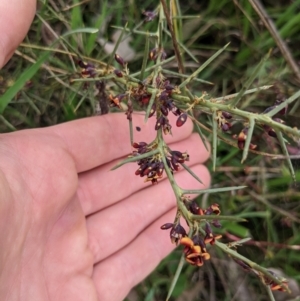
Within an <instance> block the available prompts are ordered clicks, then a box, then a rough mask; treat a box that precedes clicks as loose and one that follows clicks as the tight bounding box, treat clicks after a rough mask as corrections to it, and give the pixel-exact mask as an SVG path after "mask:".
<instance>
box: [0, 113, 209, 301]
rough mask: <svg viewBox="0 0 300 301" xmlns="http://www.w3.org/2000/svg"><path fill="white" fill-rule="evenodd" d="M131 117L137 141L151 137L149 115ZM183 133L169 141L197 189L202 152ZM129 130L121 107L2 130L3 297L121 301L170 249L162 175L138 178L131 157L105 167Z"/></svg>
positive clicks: (123, 146) (168, 199) (124, 145)
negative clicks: (185, 154)
mask: <svg viewBox="0 0 300 301" xmlns="http://www.w3.org/2000/svg"><path fill="white" fill-rule="evenodd" d="M134 121H135V124H136V125H139V126H140V127H141V128H142V130H141V132H140V133H136V136H137V138H136V141H141V140H143V141H151V139H152V138H153V135H154V131H153V130H152V129H153V127H154V124H153V122H150V123H149V124H147V125H144V126H143V116H141V115H134ZM147 128H148V130H147ZM191 130H192V125H191V122H188V123H187V124H185V126H184V127H182V128H180V130H179V129H176V130H175V131H174V138H173V139H172V142H173V143H172V144H171V148H172V149H176V150H179V151H185V150H189V153H190V156H191V161H190V162H189V163H190V164H191V165H192V166H193V170H194V172H196V173H197V174H198V175H200V177H201V179H202V181H203V182H204V183H205V185H204V186H201V187H203V188H205V187H207V186H208V184H209V181H210V177H209V173H208V171H207V169H206V168H205V167H204V166H203V165H201V163H202V162H203V161H205V160H206V159H207V157H208V152H207V151H206V150H205V148H204V147H203V145H202V143H201V142H200V139H199V137H198V136H197V135H196V134H191ZM150 133H151V134H150ZM128 137H129V132H128V128H127V126H126V119H125V116H124V115H123V114H109V115H104V116H100V117H92V118H86V119H82V120H77V121H73V122H69V123H65V124H61V125H57V126H53V127H49V128H46V129H34V130H24V131H19V132H15V133H11V134H2V135H1V136H0V146H1V147H0V157H1V158H2V160H1V162H0V170H1V172H0V191H1V197H0V208H1V209H0V243H1V249H0V266H1V275H0V299H1V300H22V301H24V300H31V301H32V300H55V301H56V300H65V301H67V300H72V301H75V300H108V301H113V300H122V298H124V297H125V296H126V294H127V293H128V291H129V290H130V288H131V287H133V286H134V285H135V284H137V283H138V282H139V281H141V280H142V279H143V278H144V277H145V276H146V275H147V274H148V273H150V272H151V270H152V269H153V268H154V267H155V266H156V265H157V264H158V263H159V261H160V260H161V259H162V258H164V257H165V256H166V255H167V254H168V253H169V252H170V251H171V250H172V248H173V246H172V244H171V243H170V240H169V238H168V233H166V232H165V231H161V230H160V226H161V225H162V224H164V223H166V222H170V221H172V220H173V218H174V215H175V209H174V206H175V198H174V195H173V192H172V190H171V188H170V185H169V183H168V181H167V180H161V181H160V182H159V183H158V185H154V186H152V185H151V184H150V185H148V184H144V183H143V181H142V179H141V178H139V177H136V176H135V175H134V171H135V170H136V169H137V166H136V164H134V163H131V164H128V165H125V166H122V167H121V168H119V169H117V170H115V171H110V169H111V168H112V167H113V166H114V165H115V164H116V163H117V162H118V161H119V159H120V158H121V157H122V156H124V155H126V154H129V153H130V151H131V147H130V144H129V143H128ZM169 140H170V138H169ZM176 177H177V181H178V183H179V184H181V185H182V186H183V187H186V188H195V187H198V188H199V185H200V184H199V182H197V181H196V180H195V179H193V178H192V177H191V176H190V175H189V174H187V173H186V172H184V171H180V172H178V173H176ZM97 298H98V299H97Z"/></svg>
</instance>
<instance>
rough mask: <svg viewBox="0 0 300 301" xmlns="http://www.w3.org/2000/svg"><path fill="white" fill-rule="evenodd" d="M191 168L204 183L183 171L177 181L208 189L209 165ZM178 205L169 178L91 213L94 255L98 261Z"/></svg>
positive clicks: (91, 243) (89, 222)
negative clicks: (207, 166)
mask: <svg viewBox="0 0 300 301" xmlns="http://www.w3.org/2000/svg"><path fill="white" fill-rule="evenodd" d="M192 170H193V171H194V172H195V173H197V174H200V175H201V177H202V178H203V182H204V185H202V184H200V183H199V182H198V181H197V180H196V179H194V178H192V177H191V176H190V175H189V174H188V173H187V172H184V171H182V172H179V173H178V174H177V183H178V184H179V185H180V186H185V185H187V186H190V187H193V188H194V189H205V188H208V186H209V182H210V175H209V172H208V170H207V168H206V167H205V166H203V165H197V166H194V167H193V168H192ZM194 197H195V195H194ZM175 206H176V199H175V196H174V192H173V190H172V188H171V186H170V184H169V183H168V181H163V182H162V183H160V184H159V185H155V186H152V187H148V188H146V189H143V190H141V191H138V192H137V193H135V194H133V195H131V196H130V197H129V198H127V199H125V200H124V201H122V202H119V203H117V204H115V205H114V206H110V207H108V208H106V209H104V210H101V211H99V212H97V213H95V214H93V215H91V216H89V217H88V218H87V229H88V233H89V234H88V235H89V247H90V249H91V250H92V253H93V254H94V258H95V262H98V261H101V260H103V259H104V258H106V257H108V256H109V255H110V254H113V253H115V252H116V251H118V250H120V249H121V248H123V247H124V246H126V245H127V244H128V243H129V242H130V241H132V240H133V239H134V238H135V237H136V236H137V235H139V233H140V232H142V231H143V230H144V229H145V228H146V227H148V225H150V224H151V223H153V222H154V221H155V220H156V219H158V218H159V217H160V216H161V215H163V214H165V213H166V212H168V211H169V210H170V209H171V208H173V207H175ZM173 219H174V217H173V218H172V220H168V221H165V222H172V221H173Z"/></svg>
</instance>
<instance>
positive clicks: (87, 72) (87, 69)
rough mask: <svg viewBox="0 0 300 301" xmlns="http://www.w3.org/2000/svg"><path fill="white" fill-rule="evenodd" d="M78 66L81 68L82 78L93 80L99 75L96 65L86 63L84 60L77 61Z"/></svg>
mask: <svg viewBox="0 0 300 301" xmlns="http://www.w3.org/2000/svg"><path fill="white" fill-rule="evenodd" d="M77 64H78V66H79V67H80V68H81V72H80V73H81V76H82V77H83V78H93V77H95V76H96V75H97V72H96V67H95V65H93V64H91V63H86V62H84V61H82V60H78V61H77Z"/></svg>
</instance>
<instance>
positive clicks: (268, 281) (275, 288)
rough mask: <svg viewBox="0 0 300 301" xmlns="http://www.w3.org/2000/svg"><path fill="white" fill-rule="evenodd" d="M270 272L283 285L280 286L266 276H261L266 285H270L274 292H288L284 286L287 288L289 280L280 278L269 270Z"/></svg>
mask: <svg viewBox="0 0 300 301" xmlns="http://www.w3.org/2000/svg"><path fill="white" fill-rule="evenodd" d="M268 272H269V273H270V274H271V275H272V276H274V277H275V278H276V279H278V280H279V281H280V282H281V284H278V283H276V282H275V281H274V280H272V279H269V278H268V277H266V275H261V277H262V280H263V282H264V284H265V285H269V286H270V288H271V290H272V291H281V292H286V291H287V289H286V288H285V287H284V286H287V280H286V279H285V278H279V277H278V276H277V275H276V274H275V273H274V272H273V271H270V270H268Z"/></svg>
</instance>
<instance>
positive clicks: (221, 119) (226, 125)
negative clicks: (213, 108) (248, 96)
mask: <svg viewBox="0 0 300 301" xmlns="http://www.w3.org/2000/svg"><path fill="white" fill-rule="evenodd" d="M231 118H232V115H231V114H230V113H228V112H221V111H218V112H217V122H218V126H219V128H220V129H222V131H223V132H227V131H228V130H229V129H230V128H231V127H232V124H231V123H230V122H229V120H230V119H231Z"/></svg>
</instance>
